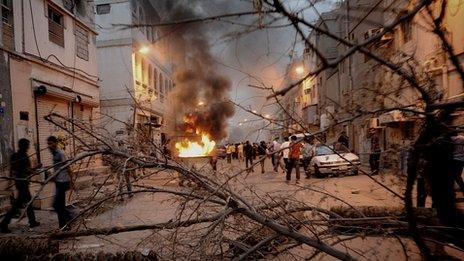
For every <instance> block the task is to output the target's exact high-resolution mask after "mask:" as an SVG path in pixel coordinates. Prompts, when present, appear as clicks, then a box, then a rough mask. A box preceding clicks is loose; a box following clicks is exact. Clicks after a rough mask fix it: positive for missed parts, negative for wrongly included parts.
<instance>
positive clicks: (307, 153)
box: [301, 138, 314, 179]
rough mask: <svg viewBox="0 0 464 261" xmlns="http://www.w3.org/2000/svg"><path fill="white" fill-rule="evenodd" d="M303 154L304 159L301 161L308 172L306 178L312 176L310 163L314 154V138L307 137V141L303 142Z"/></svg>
mask: <svg viewBox="0 0 464 261" xmlns="http://www.w3.org/2000/svg"><path fill="white" fill-rule="evenodd" d="M301 155H302V160H301V163H302V165H303V169H304V171H305V174H306V178H307V179H309V178H310V174H311V173H310V169H309V165H310V163H311V159H312V158H313V156H314V146H313V140H312V139H310V138H306V139H305V142H304V143H303V146H302V147H301Z"/></svg>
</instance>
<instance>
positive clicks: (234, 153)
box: [230, 143, 237, 159]
mask: <svg viewBox="0 0 464 261" xmlns="http://www.w3.org/2000/svg"><path fill="white" fill-rule="evenodd" d="M230 146H231V153H232V159H237V144H234V143H232V144H230Z"/></svg>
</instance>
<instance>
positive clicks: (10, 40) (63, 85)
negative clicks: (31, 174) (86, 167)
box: [0, 0, 99, 165]
mask: <svg viewBox="0 0 464 261" xmlns="http://www.w3.org/2000/svg"><path fill="white" fill-rule="evenodd" d="M0 3H1V13H2V24H1V33H0V37H1V41H0V43H1V53H2V55H1V65H2V70H1V72H0V78H1V79H2V84H1V87H0V91H1V95H0V102H1V112H2V113H0V118H1V119H0V123H1V125H2V129H1V133H0V135H1V136H2V142H1V143H2V144H3V146H2V147H3V149H2V152H3V153H2V154H3V157H0V162H1V163H7V160H6V159H7V157H8V155H7V154H9V153H11V151H12V150H13V149H14V147H15V144H16V143H17V141H18V139H20V138H28V139H29V140H30V141H31V145H35V148H36V150H37V152H38V153H37V154H36V155H37V161H39V162H41V163H43V164H44V165H49V164H51V155H50V152H48V150H47V149H46V147H47V143H46V139H47V137H48V136H49V135H57V136H59V137H61V138H63V145H65V147H66V151H67V152H68V153H70V154H73V153H76V152H78V150H79V146H80V145H79V143H78V142H76V140H74V139H73V138H71V137H69V135H66V132H65V131H63V130H61V129H60V128H59V127H58V126H56V125H54V124H51V123H50V122H48V121H46V120H45V118H44V117H45V116H46V115H49V114H50V113H57V114H59V115H62V116H64V117H68V118H73V119H76V120H82V121H87V122H92V121H93V120H94V118H95V114H96V108H97V107H98V105H99V86H98V85H99V82H98V66H97V62H96V58H97V48H96V35H97V32H96V31H95V29H94V6H93V1H78V0H27V1H16V0H15V1H13V0H4V1H1V2H0ZM67 127H69V128H73V127H74V126H69V124H68V125H67ZM2 159H3V160H2Z"/></svg>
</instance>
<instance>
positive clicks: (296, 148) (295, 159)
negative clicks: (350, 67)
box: [287, 136, 302, 182]
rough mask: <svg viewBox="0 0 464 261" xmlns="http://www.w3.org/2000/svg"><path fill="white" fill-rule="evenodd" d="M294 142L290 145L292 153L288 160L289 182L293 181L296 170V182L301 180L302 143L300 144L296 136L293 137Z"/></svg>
mask: <svg viewBox="0 0 464 261" xmlns="http://www.w3.org/2000/svg"><path fill="white" fill-rule="evenodd" d="M291 139H292V142H291V143H290V148H289V149H290V152H289V158H288V168H287V182H288V181H290V180H291V177H292V170H293V169H294V168H295V172H296V180H297V182H298V181H299V180H300V155H301V146H302V145H301V143H300V142H298V138H297V137H296V136H292V138H291Z"/></svg>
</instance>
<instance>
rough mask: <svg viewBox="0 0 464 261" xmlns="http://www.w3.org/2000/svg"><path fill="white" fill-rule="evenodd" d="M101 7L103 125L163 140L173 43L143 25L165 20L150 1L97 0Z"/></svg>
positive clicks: (118, 133)
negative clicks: (170, 49) (170, 43)
mask: <svg viewBox="0 0 464 261" xmlns="http://www.w3.org/2000/svg"><path fill="white" fill-rule="evenodd" d="M96 12H97V15H96V22H97V24H99V25H100V29H99V35H98V38H97V45H98V57H99V66H100V77H101V80H102V84H101V112H102V116H103V120H102V125H103V126H104V127H105V128H106V130H107V131H108V134H109V135H110V136H111V137H115V138H124V137H127V136H128V135H132V134H135V133H138V134H142V135H138V136H139V137H141V136H144V137H145V138H147V137H148V138H149V139H154V140H158V141H163V139H164V131H163V127H161V128H160V126H162V125H164V123H165V122H166V119H165V117H164V116H165V113H166V108H167V107H168V103H169V100H168V99H167V97H168V93H169V92H170V91H171V90H172V89H173V82H172V80H171V75H172V71H173V65H172V63H171V62H170V61H171V58H170V57H169V53H170V52H169V49H168V48H169V46H168V45H167V42H166V41H167V40H166V39H165V38H163V37H162V34H163V31H162V29H160V28H157V27H151V26H138V25H143V24H153V23H157V22H159V21H160V16H159V14H158V12H157V9H156V7H155V6H153V5H152V3H151V1H148V0H131V1H120V0H117V1H116V0H113V1H110V0H97V1H96ZM115 24H123V25H125V26H122V27H118V26H116V27H113V25H115ZM106 28H112V29H109V30H108V29H106Z"/></svg>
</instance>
